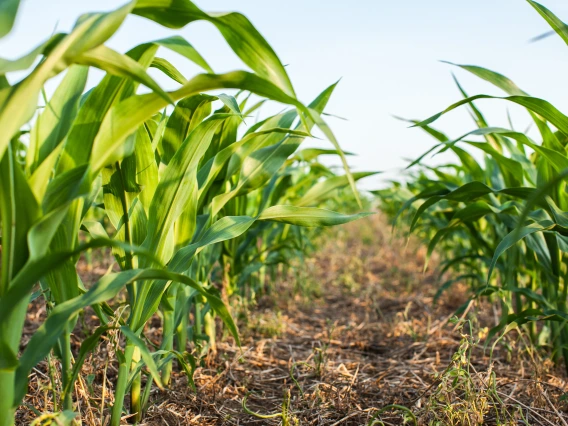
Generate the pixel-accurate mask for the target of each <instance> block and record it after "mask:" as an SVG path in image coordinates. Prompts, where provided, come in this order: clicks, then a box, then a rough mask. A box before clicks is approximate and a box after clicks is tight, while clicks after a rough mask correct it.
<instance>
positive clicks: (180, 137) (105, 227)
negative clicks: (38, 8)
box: [0, 0, 368, 426]
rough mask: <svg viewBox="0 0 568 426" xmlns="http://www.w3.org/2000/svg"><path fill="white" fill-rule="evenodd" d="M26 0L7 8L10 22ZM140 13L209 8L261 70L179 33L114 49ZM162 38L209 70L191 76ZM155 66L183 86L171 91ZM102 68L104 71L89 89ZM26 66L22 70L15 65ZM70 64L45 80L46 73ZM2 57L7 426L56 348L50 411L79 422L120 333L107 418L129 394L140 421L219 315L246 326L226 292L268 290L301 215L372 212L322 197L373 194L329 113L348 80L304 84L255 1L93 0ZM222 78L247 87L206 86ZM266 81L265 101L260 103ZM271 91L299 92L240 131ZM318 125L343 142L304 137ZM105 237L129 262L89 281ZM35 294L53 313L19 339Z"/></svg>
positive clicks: (0, 401)
mask: <svg viewBox="0 0 568 426" xmlns="http://www.w3.org/2000/svg"><path fill="white" fill-rule="evenodd" d="M18 3H19V2H17V1H14V2H10V4H9V5H8V7H7V8H5V10H3V19H2V21H1V25H2V26H1V28H0V33H1V34H2V35H6V34H8V33H9V32H10V29H11V27H12V25H13V22H14V19H15V17H16V14H17V11H18ZM128 14H136V15H139V16H142V17H145V18H147V19H150V20H152V21H154V22H156V23H158V24H160V25H163V26H165V27H169V28H181V27H183V26H185V25H187V24H190V23H191V22H194V21H198V20H204V21H208V22H210V23H211V24H213V25H214V26H215V27H217V29H218V30H219V31H220V33H221V34H222V36H223V37H224V38H225V40H226V41H227V43H228V44H229V46H230V47H231V48H232V50H233V51H234V52H235V54H236V55H237V56H238V57H239V58H240V59H241V60H242V61H243V63H244V64H245V65H246V66H248V67H249V68H250V69H251V70H252V72H248V71H234V72H229V73H226V74H215V73H214V72H213V70H212V69H211V68H210V66H209V65H208V64H207V62H206V60H205V59H204V57H202V56H201V54H200V53H198V52H197V51H196V50H195V49H194V48H193V46H192V45H191V44H190V43H189V42H188V41H186V40H185V39H183V38H181V37H179V36H173V37H169V38H166V39H162V40H155V41H144V42H143V43H142V44H140V45H138V46H135V47H133V48H132V49H131V50H129V51H128V52H127V53H125V54H122V53H119V52H117V51H114V50H112V49H111V48H109V47H107V46H105V44H104V43H105V41H106V40H108V39H109V38H110V37H111V36H112V35H113V33H114V32H115V31H116V30H117V29H118V28H119V27H120V25H121V24H122V22H123V21H124V19H125V18H126V17H127V15H128ZM159 49H169V50H172V51H174V52H177V53H178V54H179V55H180V56H181V58H180V59H182V60H189V61H192V62H193V63H195V64H197V65H198V66H199V67H201V68H203V70H204V73H203V74H198V75H196V76H194V77H192V78H187V77H186V76H183V75H182V74H181V73H180V72H179V71H178V70H177V68H176V67H175V65H173V64H172V63H170V62H169V61H167V60H165V59H163V58H161V57H159V56H157V55H158V52H159ZM150 67H152V68H156V69H157V70H159V71H161V72H162V73H163V74H164V75H165V76H167V77H168V78H170V79H172V80H174V81H175V82H177V83H178V85H179V86H178V88H177V89H175V90H173V91H169V92H166V91H164V90H163V89H162V88H161V87H160V85H158V83H157V82H156V81H155V80H154V79H153V78H152V77H150V75H149V74H148V73H147V70H148V68H150ZM91 68H98V69H101V70H103V71H105V72H106V75H105V76H104V77H103V79H102V80H101V81H100V82H99V83H98V84H97V85H96V86H95V87H92V88H87V87H86V81H87V76H88V74H89V71H90V69H91ZM29 69H31V71H27V72H28V74H27V75H26V76H25V77H23V78H21V79H20V80H19V81H13V80H14V79H13V78H11V73H13V72H16V71H25V70H29ZM61 73H64V77H63V79H62V80H61V82H60V84H59V86H58V87H57V89H56V90H55V91H54V92H53V93H52V94H50V96H48V95H47V94H46V93H45V91H44V90H43V86H44V84H45V83H46V82H47V80H49V79H51V78H53V77H54V76H56V75H58V74H61ZM0 74H1V76H0V105H1V106H0V123H1V127H2V130H3V132H2V136H1V137H0V157H1V179H0V215H1V216H0V217H1V219H2V228H1V229H2V281H1V284H0V336H1V337H0V366H1V368H0V425H2V426H3V425H11V424H13V423H14V415H15V410H16V409H17V407H18V406H19V405H20V404H21V402H22V400H23V398H24V396H25V394H26V392H27V388H28V375H29V374H30V372H31V371H32V370H33V369H34V367H35V366H36V365H37V364H38V363H39V362H41V361H43V360H44V359H46V357H47V358H48V359H49V360H52V359H57V360H58V366H59V367H58V370H59V373H58V374H59V375H60V378H61V379H60V383H55V381H54V382H53V383H52V391H53V395H54V400H53V410H52V412H51V413H48V414H47V415H48V418H49V419H51V420H52V421H56V422H59V423H69V422H71V421H72V420H73V418H74V417H75V414H76V413H75V411H74V410H75V405H74V396H73V395H74V389H75V384H76V381H77V378H78V375H79V372H80V371H81V368H82V365H83V363H84V361H85V359H86V357H88V356H89V353H90V352H91V351H92V350H93V349H94V348H95V347H96V346H97V344H98V343H99V342H100V340H101V339H102V338H103V337H105V338H108V336H112V340H113V342H114V343H115V344H114V347H113V353H114V356H115V357H116V359H117V360H118V364H119V367H118V372H117V376H116V380H115V382H114V383H112V387H113V394H114V398H113V400H114V402H113V404H112V408H111V410H110V411H111V417H110V424H112V425H119V424H120V423H121V419H122V418H123V417H124V416H125V414H126V413H125V404H124V402H125V400H126V397H127V395H130V401H129V404H128V411H129V413H130V414H129V415H128V416H127V417H128V418H129V421H132V422H139V421H141V419H142V417H143V415H144V411H145V410H146V408H147V404H146V403H147V401H148V396H149V393H150V391H151V388H152V386H154V385H155V386H157V387H158V388H160V389H163V388H165V387H168V386H169V385H170V381H171V372H172V369H173V366H174V361H175V363H176V366H178V367H179V368H181V369H182V370H183V371H185V373H186V374H187V376H188V378H189V381H190V385H191V380H192V376H193V371H194V369H195V359H196V357H197V355H198V353H199V351H201V350H203V348H205V347H211V346H214V344H215V341H214V337H215V321H214V318H215V317H217V318H219V319H220V320H222V322H223V323H224V326H225V327H226V330H227V331H228V332H229V333H230V334H231V335H232V336H233V338H234V339H235V341H236V342H237V343H238V342H239V336H238V331H237V328H236V326H235V322H234V320H233V317H232V316H231V313H230V311H229V309H228V302H229V297H230V296H231V295H232V294H233V293H236V292H240V293H241V294H243V295H247V294H251V293H253V294H254V293H255V292H258V291H259V288H261V287H262V286H263V285H264V283H265V279H264V276H265V275H266V274H267V273H270V271H271V270H273V269H274V268H275V267H276V265H278V264H280V263H286V262H287V261H288V260H287V259H289V258H290V257H291V256H294V255H297V254H299V253H302V252H303V250H304V249H303V247H304V246H305V243H304V242H303V240H304V239H305V238H306V236H308V235H309V233H306V234H305V235H304V232H303V231H301V230H300V229H299V228H300V227H319V226H332V225H338V224H343V223H346V222H349V221H352V220H355V219H358V218H360V217H363V216H365V215H366V213H355V214H342V213H338V212H335V211H332V210H329V209H325V208H321V206H323V205H324V203H326V201H328V200H329V198H330V196H331V195H332V194H333V192H334V191H337V190H339V189H341V188H345V187H349V188H350V190H351V191H352V193H353V194H354V195H353V196H354V199H355V200H356V201H357V202H359V204H360V201H359V197H358V195H357V192H356V189H355V181H356V180H357V179H358V178H361V177H364V176H366V175H368V174H365V173H358V174H352V173H351V172H350V171H349V169H348V168H347V163H346V159H345V154H344V153H343V151H342V150H341V149H340V147H339V145H338V143H337V141H336V140H335V137H334V136H333V133H332V132H331V130H330V128H329V127H328V126H327V124H326V123H325V121H324V119H323V118H322V116H321V113H322V112H323V110H324V108H325V106H326V103H327V101H328V99H329V97H330V96H331V94H332V92H333V89H334V87H335V85H331V86H330V87H328V88H327V89H325V90H324V91H323V92H322V93H321V94H320V95H319V96H318V97H317V98H316V99H314V100H313V101H312V102H311V103H310V104H308V105H304V104H303V103H301V102H300V101H299V100H297V98H296V95H295V92H294V89H293V87H292V84H291V82H290V80H289V78H288V76H287V74H286V71H285V69H284V67H283V65H282V64H281V62H280V60H279V59H278V57H277V56H276V54H275V53H274V51H273V50H272V48H271V47H270V46H269V45H268V43H267V42H266V41H265V40H264V38H263V37H262V36H261V35H260V34H259V33H258V31H256V29H255V28H254V26H253V25H252V24H251V23H250V22H249V21H248V20H247V18H245V17H244V16H243V15H241V14H238V13H226V14H208V13H206V12H204V11H202V10H200V9H199V8H198V7H197V6H195V5H194V4H193V3H192V2H191V1H189V0H187V1H186V0H181V1H174V2H171V1H166V0H164V1H161V0H158V1H153V0H148V1H146V0H139V1H132V2H130V3H127V4H125V5H124V6H122V7H119V8H118V9H116V10H113V11H110V12H106V13H92V14H88V15H84V16H82V17H80V18H79V19H78V21H77V23H76V24H75V26H74V27H73V29H72V31H70V32H69V33H65V34H64V33H62V34H56V35H53V36H52V37H50V38H49V39H48V40H47V41H46V42H44V43H42V44H40V45H39V46H38V47H37V48H36V49H34V50H33V51H32V52H30V53H28V54H26V55H24V56H22V57H21V58H19V59H16V60H11V61H10V60H2V62H1V63H0ZM215 89H225V90H228V89H235V90H236V92H235V93H234V94H233V95H230V94H226V93H221V94H207V93H205V92H207V91H211V90H215ZM251 94H254V95H256V96H258V97H259V98H260V101H257V102H256V103H255V104H253V105H250V103H249V101H250V95H251ZM266 100H270V101H276V102H279V103H282V104H285V105H287V106H291V107H293V108H292V109H290V110H286V111H284V112H282V113H279V114H277V115H274V116H271V117H267V118H265V119H264V120H262V121H259V122H257V123H255V124H254V125H252V126H250V127H248V128H247V129H246V131H243V130H242V129H241V128H240V126H241V125H242V123H243V122H245V120H247V118H248V116H249V114H250V113H251V112H253V111H254V110H256V109H258V108H259V107H261V105H262V103H263V102H264V101H266ZM314 126H316V127H318V128H319V129H320V130H321V131H323V133H324V134H325V135H326V136H327V137H328V139H329V140H330V141H331V143H332V144H333V146H332V147H331V149H330V150H299V146H300V144H301V142H302V141H303V140H304V139H305V138H306V137H310V136H311V131H312V129H313V128H314ZM324 154H327V155H329V154H331V155H337V156H339V157H340V158H341V159H342V161H343V164H344V166H345V174H344V175H342V176H335V174H334V173H333V172H332V171H331V170H329V169H327V168H325V167H324V166H323V165H321V164H320V163H318V161H317V158H318V157H319V155H324ZM315 182H317V184H315V185H312V184H313V183H315ZM310 186H311V188H310ZM100 248H111V249H112V255H113V256H114V258H115V259H116V264H117V267H116V268H114V269H113V268H109V270H108V273H105V274H104V275H103V276H101V277H100V278H99V279H98V280H97V281H96V282H95V283H89V284H92V285H89V286H86V285H85V283H83V282H82V280H81V278H80V276H79V275H78V273H77V262H78V260H79V258H80V256H81V255H83V254H85V253H87V255H92V250H94V249H100ZM251 277H253V278H254V279H251ZM213 280H218V281H220V282H222V287H221V288H217V287H215V286H214V285H213ZM250 282H258V284H254V285H252V286H251V287H250V288H249V285H248V283H250ZM123 290H125V291H126V295H125V297H124V298H121V296H120V294H121V292H122V291H123ZM30 300H31V301H32V302H36V301H42V302H43V303H45V306H46V309H47V317H46V318H45V321H43V322H42V324H41V325H40V326H39V328H38V329H37V330H36V331H35V332H34V333H33V335H32V336H31V338H30V339H29V341H28V342H27V344H26V345H25V348H23V350H20V349H21V348H20V344H21V341H20V340H21V336H22V330H23V327H24V321H25V319H26V314H27V310H28V304H29V303H30ZM87 307H90V309H92V310H93V312H94V315H95V316H96V318H97V319H98V325H97V326H96V328H95V329H93V330H91V332H90V333H89V336H88V337H87V338H86V339H85V340H84V341H83V342H82V343H81V345H80V348H79V349H78V351H77V350H75V351H74V350H73V348H72V347H71V338H70V336H71V333H72V330H73V329H74V328H75V326H76V323H77V320H78V317H79V316H81V315H83V314H84V312H85V309H86V308H87ZM156 313H159V316H160V318H161V322H162V324H161V327H162V336H161V342H160V343H159V345H158V346H157V347H156V346H154V347H152V346H150V347H149V346H148V345H147V343H146V341H145V337H144V333H143V331H144V328H145V326H146V325H147V323H148V321H149V320H150V319H151V318H152V317H153V316H154V315H155V314H156ZM190 315H191V323H190ZM190 344H191V345H190ZM50 362H51V361H50ZM102 409H105V407H104V406H102Z"/></svg>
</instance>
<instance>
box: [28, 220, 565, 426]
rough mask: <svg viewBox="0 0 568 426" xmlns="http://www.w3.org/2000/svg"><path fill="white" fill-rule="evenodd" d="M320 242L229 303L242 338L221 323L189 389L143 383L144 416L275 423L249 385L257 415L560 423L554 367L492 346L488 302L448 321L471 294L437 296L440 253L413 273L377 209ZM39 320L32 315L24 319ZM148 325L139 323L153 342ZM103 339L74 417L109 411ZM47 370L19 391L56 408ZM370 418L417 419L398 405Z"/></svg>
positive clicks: (520, 342)
mask: <svg viewBox="0 0 568 426" xmlns="http://www.w3.org/2000/svg"><path fill="white" fill-rule="evenodd" d="M322 241H323V243H322V247H321V248H320V249H319V250H318V251H317V253H316V254H315V255H314V256H313V257H311V258H309V259H307V260H306V261H305V262H304V263H303V264H302V265H301V267H300V268H299V272H298V273H297V274H296V275H293V274H290V275H289V276H288V278H287V279H282V280H279V282H277V283H275V284H274V288H273V289H272V291H271V293H270V294H268V295H265V296H262V297H261V298H260V299H259V300H258V301H257V302H256V303H255V304H254V306H244V305H243V304H240V305H235V306H233V307H232V310H233V314H234V316H235V317H236V318H237V321H238V324H239V328H240V331H241V334H242V347H241V348H239V347H237V346H235V345H234V344H233V343H232V339H230V338H228V337H226V336H219V338H218V340H219V341H218V343H217V348H216V352H210V353H209V354H208V355H207V356H206V357H205V358H204V359H203V362H202V364H201V367H199V368H198V369H197V372H196V375H195V383H196V385H197V393H194V392H193V391H192V390H191V389H190V388H189V387H188V386H187V379H186V378H185V377H184V376H183V375H182V374H181V373H177V372H176V373H175V377H174V381H173V385H172V389H171V390H169V391H168V392H161V391H160V390H158V389H154V390H152V395H151V397H150V399H151V405H150V407H149V409H148V412H147V416H146V420H145V423H144V424H146V425H223V424H226V425H272V424H274V425H277V424H282V423H283V419H282V418H281V417H275V416H273V418H261V417H260V416H255V415H252V414H249V413H247V412H245V410H244V409H243V406H242V401H243V398H245V396H247V395H248V397H247V401H246V405H247V408H248V410H250V411H253V412H256V413H258V414H259V415H262V416H268V415H276V414H278V413H282V405H283V402H284V403H285V405H287V409H286V410H285V413H288V419H287V420H288V421H289V423H288V424H290V425H294V424H300V425H329V426H332V425H334V426H335V425H364V424H368V422H369V421H370V419H371V418H372V417H373V416H374V415H376V414H377V413H378V412H379V410H380V409H381V408H384V407H387V406H389V405H391V404H397V405H401V406H404V407H408V408H409V409H410V410H411V411H412V413H413V416H415V418H416V422H417V423H416V424H421V425H422V424H423V425H429V424H433V425H436V424H439V425H478V424H486V425H498V424H499V425H513V424H530V425H568V404H567V403H566V402H562V401H561V400H562V398H561V396H562V395H563V394H564V393H565V392H567V391H568V383H567V381H566V380H567V377H566V374H565V373H564V371H563V368H560V367H554V366H553V365H552V363H551V362H550V361H547V360H546V358H544V357H543V356H542V354H539V353H537V352H536V351H534V350H533V349H531V347H530V346H527V345H526V344H525V342H526V339H525V338H524V336H523V335H519V334H518V333H517V332H515V331H512V332H511V333H510V334H508V335H506V336H505V337H504V338H503V339H502V340H501V341H500V343H499V344H498V345H497V346H496V348H495V350H494V352H493V354H492V357H491V356H490V355H491V346H490V347H489V348H488V349H487V350H484V348H483V343H484V340H483V338H484V336H485V335H486V334H487V330H488V328H487V327H489V328H490V327H492V326H494V325H495V323H496V321H498V318H499V312H498V310H497V309H496V308H495V307H494V305H492V304H489V303H487V302H485V303H481V304H477V303H476V304H471V305H470V306H469V309H468V310H467V311H466V312H465V314H464V315H463V316H462V318H461V320H459V319H458V321H457V322H456V321H455V320H453V319H452V318H453V317H454V313H455V311H456V309H457V308H458V307H460V306H462V305H463V304H464V303H466V301H467V289H466V288H464V287H460V286H459V285H456V286H455V287H453V288H451V289H450V290H448V291H447V292H446V293H444V294H443V295H442V297H441V298H440V300H439V301H438V303H437V304H436V305H433V297H434V295H435V293H436V290H437V288H438V287H439V281H438V279H437V276H436V274H435V265H434V267H433V268H432V269H431V271H430V272H426V273H423V272H422V269H423V265H424V254H425V250H424V248H423V247H420V246H419V245H416V244H413V243H412V242H411V243H410V244H409V246H408V247H405V244H406V243H405V241H402V240H401V239H397V238H391V236H390V229H389V227H388V226H387V225H385V222H384V221H383V220H382V219H381V218H378V217H375V218H371V219H368V220H365V221H362V222H361V223H355V224H350V225H348V226H345V227H344V228H342V229H340V230H334V231H332V233H331V234H330V235H329V236H326V237H325V238H323V239H322ZM434 264H435V262H434ZM40 316H41V315H40ZM34 320H35V316H30V318H29V321H28V329H29V330H30V331H31V330H32V329H33V328H34ZM158 324H159V323H158ZM155 325H156V324H154V327H149V328H148V330H147V332H146V335H147V336H148V338H149V339H150V340H152V341H153V340H155V341H156V342H158V341H159V340H158V338H159V331H158V328H157V327H155ZM81 333H83V332H82V331H80V330H77V333H76V336H75V338H76V340H77V343H79V342H80V341H81ZM480 339H481V343H480V342H479V341H480ZM105 348H106V346H105V345H104V344H102V345H100V347H99V350H98V351H97V353H95V354H94V355H93V356H92V357H91V358H90V359H89V360H88V362H87V363H86V365H85V367H84V369H83V372H82V373H83V374H82V380H81V381H80V382H79V385H78V386H77V389H76V395H77V397H78V398H79V401H78V402H79V405H80V409H81V410H82V413H83V420H84V423H83V424H89V425H91V424H92V425H100V424H104V423H106V417H107V410H106V409H105V410H103V413H102V415H101V412H100V406H101V401H102V400H103V386H105V389H106V397H105V404H106V405H108V403H109V402H110V401H111V400H112V399H111V398H112V397H111V396H108V393H109V387H110V384H109V381H105V373H104V372H105V368H106V377H107V378H108V379H110V381H111V382H112V381H113V380H114V378H115V374H116V371H115V368H114V366H113V365H112V363H110V364H109V365H106V360H107V359H108V357H107V355H108V354H107V352H106V349H105ZM47 371H48V369H47V365H46V363H44V364H42V365H40V366H39V367H38V369H36V372H35V373H34V374H33V375H32V378H31V384H30V392H29V395H28V398H27V400H26V402H27V403H28V404H30V405H33V406H35V407H36V408H37V409H38V410H39V411H44V410H46V409H47V410H48V409H49V408H50V407H51V402H50V392H48V391H47V390H46V386H47V385H48V383H49V381H48V380H47V376H48V374H47ZM31 418H33V415H32V412H31V411H29V410H28V409H22V410H21V411H20V422H21V424H29V420H30V419H31ZM377 419H380V420H381V421H382V422H383V424H384V425H401V424H405V423H404V422H405V420H406V421H407V423H406V424H410V425H412V424H415V423H414V420H413V419H412V416H411V415H410V414H409V413H408V412H407V411H405V410H403V409H401V408H396V407H393V408H392V409H387V410H384V411H383V412H382V413H380V414H379V415H378V417H377ZM101 420H102V421H101ZM285 420H286V419H285ZM375 424H377V425H378V424H381V423H380V422H378V421H377V422H376V423H375Z"/></svg>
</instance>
